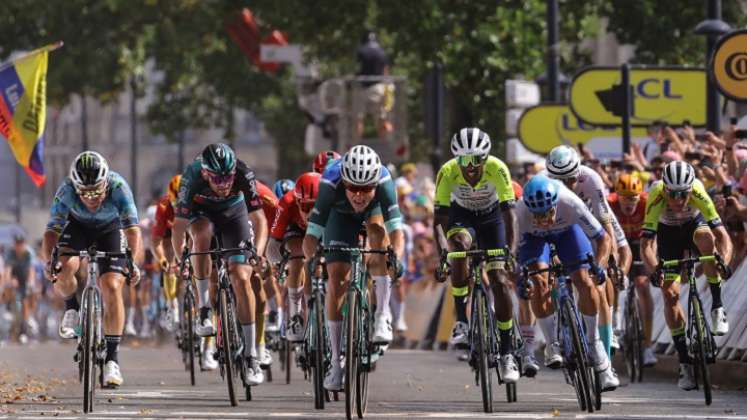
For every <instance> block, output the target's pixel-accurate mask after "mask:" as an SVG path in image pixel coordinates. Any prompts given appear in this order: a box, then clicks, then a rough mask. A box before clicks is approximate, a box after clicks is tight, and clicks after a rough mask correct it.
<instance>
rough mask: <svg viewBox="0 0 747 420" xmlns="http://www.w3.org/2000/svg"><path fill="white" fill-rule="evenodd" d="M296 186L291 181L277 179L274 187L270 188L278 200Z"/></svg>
mask: <svg viewBox="0 0 747 420" xmlns="http://www.w3.org/2000/svg"><path fill="white" fill-rule="evenodd" d="M295 186H296V183H295V182H293V180H291V179H278V180H277V181H276V182H275V185H274V186H273V187H272V190H273V192H275V196H277V197H278V198H280V197H282V196H284V195H285V193H287V192H288V191H290V190H292V189H293V187H295Z"/></svg>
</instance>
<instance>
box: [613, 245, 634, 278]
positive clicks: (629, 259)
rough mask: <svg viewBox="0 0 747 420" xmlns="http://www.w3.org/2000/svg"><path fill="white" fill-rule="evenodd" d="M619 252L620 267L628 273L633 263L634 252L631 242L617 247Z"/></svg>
mask: <svg viewBox="0 0 747 420" xmlns="http://www.w3.org/2000/svg"><path fill="white" fill-rule="evenodd" d="M617 254H618V256H619V258H618V261H617V265H618V267H620V269H621V270H622V272H623V273H625V274H628V273H629V272H630V265H631V264H632V263H633V252H632V250H631V249H630V243H628V244H627V245H625V246H623V247H619V248H617Z"/></svg>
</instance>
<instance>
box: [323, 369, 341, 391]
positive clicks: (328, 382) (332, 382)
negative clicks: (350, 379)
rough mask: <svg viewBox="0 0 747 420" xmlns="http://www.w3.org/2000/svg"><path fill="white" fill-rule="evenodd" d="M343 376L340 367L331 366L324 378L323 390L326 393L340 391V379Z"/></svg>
mask: <svg viewBox="0 0 747 420" xmlns="http://www.w3.org/2000/svg"><path fill="white" fill-rule="evenodd" d="M344 374H345V372H344V371H343V370H342V368H341V367H340V366H335V365H334V364H333V365H332V367H330V368H329V370H328V371H327V376H325V377H324V389H326V390H327V391H342V377H343V375H344Z"/></svg>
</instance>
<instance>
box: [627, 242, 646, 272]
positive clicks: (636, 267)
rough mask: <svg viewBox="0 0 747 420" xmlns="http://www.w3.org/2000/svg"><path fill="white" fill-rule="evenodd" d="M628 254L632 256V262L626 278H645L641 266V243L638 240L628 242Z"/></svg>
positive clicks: (644, 270) (643, 269)
mask: <svg viewBox="0 0 747 420" xmlns="http://www.w3.org/2000/svg"><path fill="white" fill-rule="evenodd" d="M630 253H631V254H632V255H633V262H632V264H631V265H630V273H629V275H628V277H630V278H631V279H632V278H635V277H637V276H645V275H646V268H645V267H644V266H643V260H642V259H641V241H640V240H639V239H635V240H633V241H631V242H630Z"/></svg>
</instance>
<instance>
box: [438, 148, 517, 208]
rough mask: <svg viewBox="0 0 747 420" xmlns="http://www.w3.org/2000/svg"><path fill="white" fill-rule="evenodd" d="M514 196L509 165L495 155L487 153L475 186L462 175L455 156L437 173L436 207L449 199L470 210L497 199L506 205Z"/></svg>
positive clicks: (449, 201)
mask: <svg viewBox="0 0 747 420" xmlns="http://www.w3.org/2000/svg"><path fill="white" fill-rule="evenodd" d="M515 199H516V198H515V196H514V189H513V187H512V186H511V174H510V173H509V171H508V167H507V166H506V164H505V163H503V161H501V160H500V159H498V158H497V157H495V156H488V160H487V161H486V162H485V164H484V165H483V171H482V177H481V178H480V181H478V183H477V184H476V185H475V186H474V187H473V186H472V185H470V184H469V183H468V182H467V181H466V180H465V179H464V176H463V175H462V171H461V169H460V168H459V164H458V163H457V160H456V158H454V159H451V160H450V161H448V162H446V163H445V164H444V165H443V166H442V167H441V169H440V170H439V171H438V175H437V176H436V199H435V205H436V207H437V208H445V207H449V206H451V202H452V201H453V202H455V203H456V204H458V205H459V206H461V207H463V208H465V209H467V210H472V211H479V210H486V209H489V208H490V207H492V206H494V205H495V204H496V203H500V204H501V206H503V207H504V208H507V207H511V206H513V203H514V200H515Z"/></svg>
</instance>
